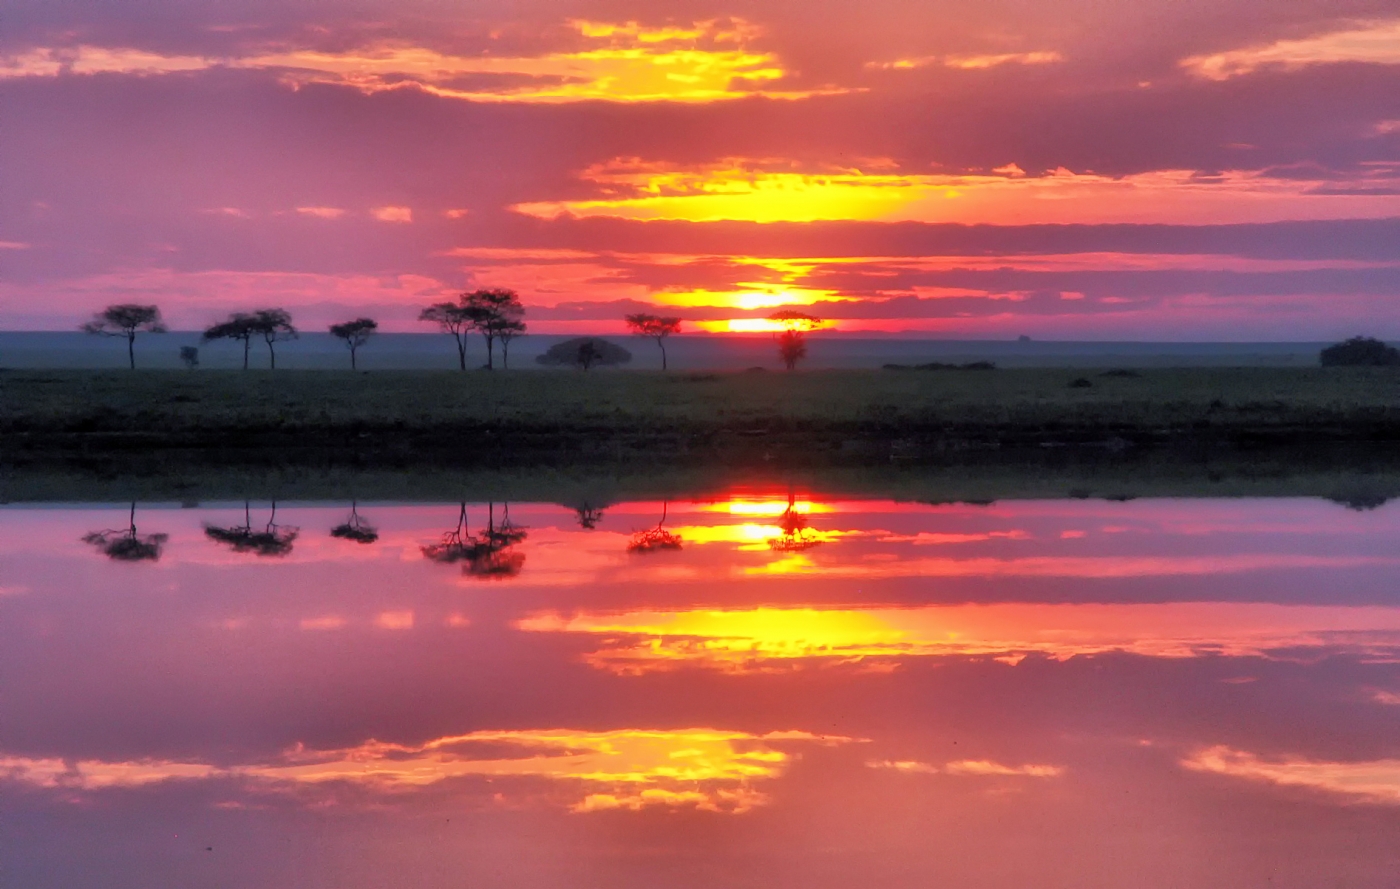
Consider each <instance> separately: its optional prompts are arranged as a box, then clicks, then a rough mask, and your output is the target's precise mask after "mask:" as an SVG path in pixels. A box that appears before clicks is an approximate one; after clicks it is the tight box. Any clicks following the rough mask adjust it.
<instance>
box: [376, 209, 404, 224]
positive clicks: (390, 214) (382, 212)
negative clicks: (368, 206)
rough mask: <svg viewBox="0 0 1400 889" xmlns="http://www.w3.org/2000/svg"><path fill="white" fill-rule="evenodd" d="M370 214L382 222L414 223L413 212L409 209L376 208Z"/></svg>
mask: <svg viewBox="0 0 1400 889" xmlns="http://www.w3.org/2000/svg"><path fill="white" fill-rule="evenodd" d="M370 213H371V214H372V215H373V216H374V218H375V219H378V220H379V221H380V222H412V221H413V210H412V209H411V208H409V207H375V208H374V209H373V210H371V211H370Z"/></svg>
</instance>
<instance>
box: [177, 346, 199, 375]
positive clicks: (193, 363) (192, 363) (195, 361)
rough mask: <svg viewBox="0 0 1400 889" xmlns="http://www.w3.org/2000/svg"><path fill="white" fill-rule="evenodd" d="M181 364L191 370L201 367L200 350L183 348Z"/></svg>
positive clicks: (191, 347) (181, 348)
mask: <svg viewBox="0 0 1400 889" xmlns="http://www.w3.org/2000/svg"><path fill="white" fill-rule="evenodd" d="M180 363H181V364H183V365H184V366H185V367H187V368H189V369H190V370H194V369H195V368H196V367H199V350H198V349H196V348H195V347H194V346H181V347H180Z"/></svg>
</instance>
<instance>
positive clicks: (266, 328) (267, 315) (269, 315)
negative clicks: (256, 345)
mask: <svg viewBox="0 0 1400 889" xmlns="http://www.w3.org/2000/svg"><path fill="white" fill-rule="evenodd" d="M253 332H254V333H256V334H257V335H259V336H261V337H262V338H263V342H265V343H267V360H268V367H269V368H270V369H272V370H276V369H277V350H276V349H274V348H273V347H272V344H273V343H277V342H281V341H282V340H294V339H296V338H297V329H296V328H295V327H293V326H292V315H291V313H290V312H288V311H287V310H286V309H258V310H257V311H256V312H254V313H253Z"/></svg>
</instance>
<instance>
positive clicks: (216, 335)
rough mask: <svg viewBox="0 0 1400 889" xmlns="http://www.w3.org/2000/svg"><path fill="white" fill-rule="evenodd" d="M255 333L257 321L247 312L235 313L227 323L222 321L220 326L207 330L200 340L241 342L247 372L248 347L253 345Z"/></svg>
mask: <svg viewBox="0 0 1400 889" xmlns="http://www.w3.org/2000/svg"><path fill="white" fill-rule="evenodd" d="M255 333H257V329H256V319H254V318H253V316H252V315H249V314H248V313H247V312H234V313H233V314H232V315H229V316H228V320H227V321H220V322H219V323H218V324H213V325H210V326H209V327H208V328H206V329H205V331H204V335H203V336H202V337H200V340H201V341H202V342H206V343H207V342H211V341H213V340H241V341H242V343H243V369H244V370H247V369H248V347H249V346H250V345H252V343H253V334H255Z"/></svg>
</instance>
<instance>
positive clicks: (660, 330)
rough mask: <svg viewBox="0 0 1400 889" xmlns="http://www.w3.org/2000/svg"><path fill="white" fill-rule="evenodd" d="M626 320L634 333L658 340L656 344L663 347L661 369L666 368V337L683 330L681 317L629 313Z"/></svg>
mask: <svg viewBox="0 0 1400 889" xmlns="http://www.w3.org/2000/svg"><path fill="white" fill-rule="evenodd" d="M624 320H626V322H627V327H628V329H629V330H631V331H632V333H633V334H635V335H637V336H649V337H651V338H652V339H654V340H656V345H657V346H658V347H659V348H660V349H661V369H662V370H666V338H667V337H668V336H670V335H671V334H673V333H680V332H681V319H679V318H667V317H662V316H660V315H648V314H645V313H638V314H636V315H628V316H626V318H625V319H624Z"/></svg>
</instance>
